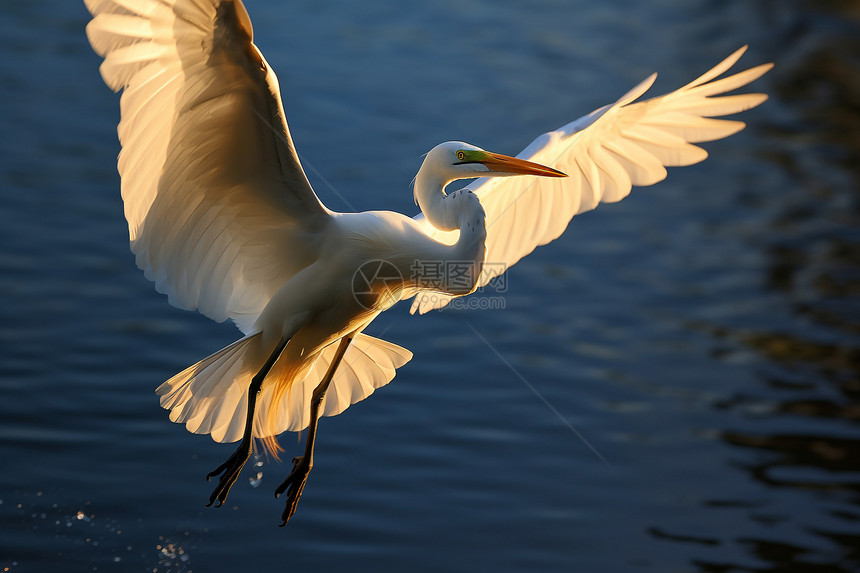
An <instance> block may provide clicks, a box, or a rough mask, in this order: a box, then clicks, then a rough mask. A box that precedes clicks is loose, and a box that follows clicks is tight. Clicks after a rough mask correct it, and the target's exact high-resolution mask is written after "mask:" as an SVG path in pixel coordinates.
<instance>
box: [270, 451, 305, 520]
mask: <svg viewBox="0 0 860 573" xmlns="http://www.w3.org/2000/svg"><path fill="white" fill-rule="evenodd" d="M312 467H313V466H312V465H310V464H309V463H308V462H306V461H305V458H304V456H299V457H297V458H293V471H291V472H290V475H289V476H287V479H285V480H284V483H282V484H281V485H279V486H278V488H277V489H276V490H275V497H280V495H281V494H282V493H284V492H287V506H286V507H285V508H284V513H282V514H281V519H283V520H284V522H283V523H281V525H280V526H281V527H283V526H285V525H286V524H287V522H288V521H289V520H290V518H291V517H292V516H293V514H294V513H295V512H296V507H297V506H298V505H299V498H300V497H302V491H304V489H305V483H307V481H308V474H309V473H311V468H312Z"/></svg>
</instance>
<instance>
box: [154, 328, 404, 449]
mask: <svg viewBox="0 0 860 573" xmlns="http://www.w3.org/2000/svg"><path fill="white" fill-rule="evenodd" d="M336 347H337V344H331V345H329V346H327V347H326V348H324V349H323V350H321V351H320V352H319V353H318V355H317V356H316V357H315V359H314V361H313V362H312V363H311V365H310V367H309V368H308V369H307V370H305V372H306V374H304V375H303V376H302V378H301V379H300V380H298V379H297V380H294V381H293V382H292V383H289V382H287V383H288V384H289V385H290V388H289V391H288V392H287V393H285V394H282V395H283V396H284V397H283V398H281V400H280V402H279V403H277V404H276V403H274V401H273V400H274V397H275V396H276V395H277V394H278V393H277V392H276V388H277V386H278V383H284V381H278V383H271V382H269V383H265V384H264V385H263V389H262V392H261V393H260V395H259V398H258V401H257V417H256V419H255V420H254V432H253V433H254V436H255V437H257V438H267V437H270V436H274V435H277V434H280V433H281V432H284V431H287V430H290V431H298V430H302V429H304V428H305V427H307V425H308V422H309V419H310V414H309V410H310V398H311V394H312V393H313V389H314V388H315V387H316V385H317V384H319V382H320V380H322V377H323V376H324V375H325V372H326V371H327V370H328V367H329V365H330V364H331V361H332V359H333V357H334V353H335V349H336ZM264 358H265V351H264V349H263V348H262V343H261V337H260V333H257V334H251V335H248V336H246V337H244V338H242V339H240V340H238V341H236V342H234V343H233V344H231V345H230V346H227V347H225V348H223V349H221V350H219V351H218V352H216V353H214V354H212V355H211V356H208V357H206V358H204V359H203V360H201V361H200V362H198V363H197V364H194V365H193V366H190V367H189V368H186V369H185V370H183V371H182V372H180V373H179V374H177V375H176V376H174V377H173V378H171V379H170V380H168V381H166V382H164V383H163V384H162V385H161V386H159V387H158V389H157V390H156V394H158V395H159V396H161V406H162V407H163V408H165V409H167V410H170V420H171V421H173V422H180V423H184V424H185V426H186V428H187V429H188V430H189V431H190V432H193V433H196V434H210V435H211V436H212V439H214V440H215V441H217V442H235V441H237V440H239V439H241V437H242V432H243V430H244V427H245V415H246V410H247V404H248V386H249V385H250V383H251V378H252V377H253V376H254V374H255V373H256V371H257V369H258V368H259V366H260V364H262V360H263V359H264ZM411 358H412V353H411V352H409V351H408V350H406V349H405V348H401V347H400V346H397V345H396V344H392V343H390V342H386V341H384V340H379V339H378V338H373V337H371V336H367V335H365V334H358V335H356V337H355V338H354V339H353V342H352V344H350V346H349V348H348V350H347V352H346V354H345V355H344V358H343V361H342V362H341V364H340V366H339V367H338V369H337V371H336V373H335V376H334V379H333V380H332V385H331V386H330V387H329V391H328V393H327V395H326V399H325V401H324V402H323V406H322V413H323V415H325V416H335V415H337V414H340V413H341V412H343V411H344V410H346V409H347V408H348V407H349V406H350V405H352V404H354V403H356V402H359V401H361V400H363V399H365V398H367V397H368V396H369V395H370V394H372V393H373V391H374V390H376V389H377V388H379V387H381V386H384V385H385V384H387V383H388V382H390V381H391V380H392V379H393V378H394V376H395V374H396V369H397V368H400V367H401V366H403V365H404V364H406V363H407V362H408V361H409V360H410V359H411Z"/></svg>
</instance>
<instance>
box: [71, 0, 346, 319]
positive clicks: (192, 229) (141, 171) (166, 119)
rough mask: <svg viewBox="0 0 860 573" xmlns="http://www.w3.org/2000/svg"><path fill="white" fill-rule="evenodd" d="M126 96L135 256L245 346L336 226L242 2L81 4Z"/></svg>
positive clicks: (125, 183) (124, 139)
mask: <svg viewBox="0 0 860 573" xmlns="http://www.w3.org/2000/svg"><path fill="white" fill-rule="evenodd" d="M85 3H86V5H87V8H88V9H89V10H90V12H91V13H92V14H93V20H92V21H91V22H90V23H89V25H88V26H87V35H88V37H89V39H90V43H91V44H92V46H93V49H94V50H95V51H96V52H97V53H99V54H100V55H102V56H103V57H104V58H105V59H104V62H103V63H102V66H101V68H100V71H101V73H102V77H103V78H104V80H105V83H106V84H107V85H108V86H109V87H111V88H112V89H114V90H116V91H119V90H122V91H123V95H122V98H121V104H120V109H121V114H122V119H121V121H120V124H119V127H118V130H117V131H118V135H119V139H120V143H121V144H122V151H121V152H120V156H119V160H118V168H119V172H120V175H121V177H122V196H123V201H124V204H125V215H126V219H127V220H128V226H129V238H130V241H131V249H132V251H133V252H134V254H135V255H136V260H137V264H138V266H140V267H141V268H142V269H143V270H144V273H145V274H146V276H147V278H149V279H150V280H153V281H155V284H156V289H157V290H158V291H159V292H162V293H165V294H167V296H168V298H169V300H170V302H171V303H172V304H174V305H175V306H178V307H180V308H185V309H189V310H191V309H195V308H196V309H197V310H199V311H200V312H201V313H203V314H205V315H206V316H208V317H210V318H212V319H214V320H218V321H222V320H225V319H226V318H231V319H233V320H234V321H236V323H237V325H238V326H239V327H240V328H242V329H243V330H244V331H245V332H246V333H247V332H248V331H249V330H250V328H251V326H252V324H253V322H254V320H255V319H256V317H257V316H258V315H259V313H260V312H261V311H262V309H263V308H264V307H265V304H266V303H267V302H268V300H269V299H270V298H271V296H272V294H273V293H274V291H275V290H276V289H277V288H279V287H280V286H281V285H282V284H283V283H284V282H285V281H286V280H287V279H288V278H289V277H291V276H292V275H293V274H295V273H296V272H298V271H299V270H301V269H302V268H304V267H306V266H307V265H308V264H310V263H311V262H313V260H314V259H315V257H316V250H315V246H316V245H317V242H316V241H314V240H313V238H314V233H316V232H318V231H319V229H321V228H322V226H324V225H325V224H327V220H328V219H329V217H328V215H329V211H328V210H327V209H326V208H325V207H324V206H323V205H322V203H321V202H320V201H319V199H318V198H317V196H316V195H315V194H314V192H313V189H312V188H311V186H310V183H308V181H307V178H306V177H305V174H304V171H303V170H302V168H301V165H300V163H299V159H298V156H297V154H296V152H295V149H294V147H293V142H292V139H291V137H290V133H289V128H288V127H287V124H286V120H285V118H284V112H283V105H282V103H281V99H280V95H279V92H280V88H279V85H278V80H277V77H276V76H275V74H274V72H273V71H272V70H271V68H270V67H269V65H268V63H267V62H266V61H265V58H263V56H262V54H261V53H260V51H259V50H258V49H257V47H256V46H255V45H254V43H253V29H252V26H251V21H250V18H249V17H248V14H247V11H246V10H245V7H244V6H243V4H242V2H241V1H240V0H85Z"/></svg>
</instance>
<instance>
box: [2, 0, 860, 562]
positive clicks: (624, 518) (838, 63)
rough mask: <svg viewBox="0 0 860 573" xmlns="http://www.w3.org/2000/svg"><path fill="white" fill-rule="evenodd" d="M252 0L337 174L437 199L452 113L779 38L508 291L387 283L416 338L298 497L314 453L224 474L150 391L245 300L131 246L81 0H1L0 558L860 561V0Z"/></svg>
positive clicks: (539, 254)
mask: <svg viewBox="0 0 860 573" xmlns="http://www.w3.org/2000/svg"><path fill="white" fill-rule="evenodd" d="M246 3H247V6H248V9H249V11H250V13H251V16H252V19H253V20H254V24H255V31H256V35H257V43H258V45H259V46H260V47H261V48H262V50H263V51H264V53H265V54H266V56H267V58H268V60H269V62H270V63H271V64H272V65H273V66H274V67H275V69H276V70H277V71H278V73H279V76H280V79H281V86H282V89H283V91H284V94H283V95H284V103H285V107H286V109H287V114H288V118H289V121H290V124H291V128H292V131H293V136H294V139H295V140H296V142H297V144H298V146H299V149H300V152H301V154H302V157H303V159H304V161H305V166H306V169H307V170H308V171H309V173H310V177H311V181H312V183H313V184H314V186H315V188H316V189H317V191H318V193H319V195H320V196H321V197H322V199H323V201H324V202H325V203H326V204H327V205H329V206H330V207H331V208H333V209H337V210H347V209H359V210H364V209H375V208H386V209H394V210H398V211H401V212H405V213H413V212H415V207H414V205H413V203H412V198H411V192H410V190H409V184H410V181H411V179H412V177H413V175H414V173H415V171H416V170H417V168H418V166H419V163H420V155H421V154H422V153H424V152H425V151H427V150H428V149H430V148H431V147H432V146H433V145H435V144H436V143H438V142H440V141H444V140H449V139H462V140H466V141H470V142H472V143H475V144H476V145H480V146H482V147H485V148H489V149H493V150H495V151H500V152H505V153H516V152H517V151H519V149H521V148H522V147H524V146H525V145H526V144H527V143H529V142H530V141H531V139H532V138H533V137H534V136H536V135H537V134H539V133H542V132H543V131H546V130H549V129H553V128H555V127H558V126H560V125H562V124H564V123H566V122H568V121H570V120H572V119H575V118H576V117H578V116H580V115H582V114H584V113H587V112H589V111H591V110H592V109H594V108H596V107H599V106H601V105H603V104H605V103H608V102H610V101H614V99H615V98H616V97H618V96H619V95H620V94H622V93H624V91H626V90H627V89H628V88H629V87H631V86H632V85H634V84H635V83H636V82H638V81H639V80H640V79H642V78H643V77H645V76H646V75H647V74H649V73H650V72H652V71H658V72H660V73H661V75H660V78H659V79H658V82H657V87H656V90H657V92H655V93H659V92H661V91H668V90H670V89H674V88H676V87H678V86H680V85H682V84H683V83H686V82H687V81H689V80H691V79H692V78H694V77H695V76H696V75H697V74H699V73H701V72H703V71H705V70H706V69H708V68H709V67H710V66H712V65H713V64H715V63H716V62H717V61H719V60H720V59H721V58H723V57H724V56H726V55H728V54H729V53H731V52H732V51H733V50H734V49H736V48H737V47H738V46H740V45H742V44H745V43H749V44H750V50H749V53H748V54H747V55H746V56H745V57H744V59H743V60H742V63H744V64H746V65H754V64H758V63H761V62H764V61H774V62H775V63H776V65H777V67H776V68H775V70H774V71H773V72H771V73H770V74H768V75H767V76H766V77H765V78H764V79H762V80H760V81H759V82H757V83H756V84H755V88H756V89H758V90H763V91H766V92H768V93H769V94H770V95H771V99H770V101H768V102H767V103H766V104H765V105H763V106H762V107H760V108H758V109H756V110H754V111H752V112H748V113H746V114H745V115H744V117H743V119H744V120H745V121H746V122H747V123H748V128H747V130H746V131H744V132H742V133H741V134H740V135H738V136H735V137H732V138H730V139H728V140H725V141H720V142H715V143H713V144H708V145H707V149H708V150H709V152H710V153H711V157H710V158H709V159H708V160H707V161H706V162H705V163H703V164H700V165H698V166H694V167H690V168H684V169H675V170H672V171H671V173H670V176H669V178H668V180H667V181H665V182H663V183H661V184H660V185H658V186H656V187H652V188H648V189H637V190H634V193H633V194H632V195H631V196H630V197H629V198H628V199H626V200H625V201H623V202H621V203H619V204H616V205H604V206H601V207H600V208H599V209H598V210H597V211H595V212H594V213H589V214H586V215H583V216H580V217H577V218H576V220H575V221H574V223H573V224H572V225H571V227H570V228H569V229H568V231H567V233H566V234H565V235H564V237H563V238H562V239H561V240H559V241H556V242H555V243H553V244H551V245H549V246H547V247H544V248H541V249H539V250H537V251H536V252H535V253H533V254H532V255H530V256H529V257H528V258H527V259H526V260H524V261H522V262H520V263H519V264H518V265H517V266H516V267H515V268H514V269H512V271H511V272H510V273H509V274H508V275H507V290H506V291H505V292H503V293H489V295H492V296H496V297H498V298H500V299H501V300H502V301H503V305H504V309H503V310H494V311H490V310H471V311H470V310H459V311H446V312H437V313H433V314H430V315H426V316H423V317H413V316H410V315H409V314H408V312H407V310H408V309H407V308H406V307H405V306H403V307H397V308H395V309H394V310H392V311H391V312H390V313H387V316H383V317H381V318H380V319H379V320H378V322H377V323H376V324H375V325H374V327H373V328H372V332H373V333H375V334H377V335H382V336H384V338H385V339H387V340H391V341H393V342H396V343H397V344H400V345H403V346H405V347H407V348H410V349H411V350H413V351H414V352H415V358H414V359H413V360H412V362H410V363H409V364H408V365H407V366H406V367H404V368H403V369H401V370H400V371H399V373H398V376H397V378H396V379H395V380H394V382H393V383H392V384H390V385H389V386H387V387H385V388H383V389H381V390H379V391H378V392H377V393H376V394H374V395H373V396H372V397H371V398H370V399H368V400H367V401H365V402H362V403H360V404H357V405H355V406H353V407H352V408H350V409H349V410H348V411H347V412H346V413H344V414H343V415H341V416H338V417H336V418H330V419H329V418H327V419H324V420H323V422H322V424H321V426H320V434H319V441H318V444H317V461H316V465H315V467H314V470H313V472H312V474H311V476H310V480H309V482H308V485H307V488H306V489H305V494H304V497H303V499H302V501H301V504H300V506H299V510H298V513H297V514H296V516H295V517H294V518H293V520H292V521H291V522H290V523H289V525H288V526H287V528H285V529H279V528H278V527H276V525H277V524H278V523H279V519H278V518H279V516H280V512H281V510H282V504H281V502H279V501H276V500H275V499H274V498H273V497H272V490H273V489H274V487H275V486H276V485H277V484H279V483H280V482H281V481H282V480H283V478H284V477H285V475H286V474H287V473H288V470H289V464H278V463H274V462H271V461H266V460H264V459H259V460H253V461H254V462H259V463H260V465H259V466H258V467H254V468H252V467H250V464H249V467H247V468H246V470H245V473H244V474H243V476H242V478H240V482H239V483H238V484H237V486H236V487H235V488H234V491H233V492H232V494H231V497H230V499H229V502H228V504H227V505H226V506H225V507H224V508H222V509H220V510H214V509H205V508H204V507H203V506H204V503H205V502H206V501H207V499H208V495H209V492H210V488H211V487H212V485H211V484H207V483H206V482H205V481H204V480H203V476H204V475H205V474H206V473H207V472H208V471H210V470H211V469H212V468H214V467H215V466H217V465H218V464H219V463H221V461H223V459H224V458H226V457H227V456H228V455H229V453H230V452H231V451H232V446H226V445H220V444H216V443H214V442H212V441H211V440H210V439H209V438H208V437H205V436H194V435H191V434H188V433H187V432H186V431H185V429H184V428H183V427H182V426H179V425H175V424H171V423H170V422H169V421H168V420H167V415H166V413H165V412H164V411H162V410H161V409H160V408H159V406H158V402H157V399H156V397H155V395H154V393H153V390H154V388H155V387H156V386H157V385H158V384H159V383H160V382H161V381H163V380H164V379H166V378H168V377H169V376H171V375H172V374H174V373H175V372H177V371H179V370H181V369H182V368H184V367H185V366H187V365H188V364H190V363H192V362H195V361H196V360H198V359H200V358H202V357H203V356H205V355H207V354H209V353H210V352H212V351H214V350H216V349H218V348H220V347H222V346H224V345H226V344H228V343H229V342H231V341H233V340H234V339H235V338H236V337H237V334H238V333H237V331H236V330H235V329H234V328H233V327H232V326H230V325H227V324H221V325H218V324H214V323H211V322H210V321H208V320H206V319H205V318H202V317H200V316H197V315H195V314H193V313H187V312H183V311H179V310H176V309H174V308H172V307H170V306H169V305H168V304H167V302H166V300H165V299H164V298H163V297H162V296H160V295H158V294H157V293H155V291H154V289H153V288H152V285H151V284H150V283H148V282H147V281H146V280H145V279H144V278H143V275H142V273H141V272H140V271H139V270H138V269H137V268H136V267H135V265H134V262H133V258H132V256H131V254H130V253H129V251H128V243H127V239H128V235H127V228H126V225H125V221H124V219H123V216H122V204H121V200H120V197H119V191H118V187H119V180H118V176H117V174H116V169H115V160H116V154H117V152H118V143H117V141H116V135H115V127H116V122H117V120H118V116H119V111H118V98H117V97H116V96H115V95H114V94H112V93H111V92H110V91H109V90H108V89H107V88H105V87H104V85H103V84H102V82H101V80H100V78H99V75H98V71H97V68H98V65H99V59H98V58H97V57H96V56H95V55H94V54H93V53H92V52H91V50H90V48H89V46H88V44H87V41H86V38H85V35H84V31H83V28H84V26H85V24H86V22H87V20H88V15H87V13H86V10H85V9H84V7H83V5H82V4H80V3H78V2H74V1H71V0H30V1H28V2H16V3H7V4H6V5H4V7H3V17H2V19H0V54H2V56H0V295H2V299H3V301H4V302H3V304H2V305H0V395H2V399H0V467H2V471H0V568H2V570H4V571H7V570H8V571H14V572H40V573H41V572H55V571H56V572H60V571H62V572H68V571H95V570H98V571H149V572H168V571H172V572H180V571H182V572H191V571H197V572H200V571H203V572H209V571H230V570H235V571H339V570H349V571H419V572H420V571H428V572H429V571H443V570H444V571H496V572H502V571H530V572H539V571H540V572H543V571H547V572H548V571H587V572H597V573H600V572H615V571H645V572H647V571H654V572H660V573H665V572H681V571H684V572H686V571H700V572H707V573H723V572H734V571H751V572H766V571H781V572H782V571H788V572H802V573H806V572H810V573H811V572H818V571H824V572H834V573H841V572H847V571H860V550H858V547H860V429H858V424H857V422H858V419H860V405H858V398H860V383H859V382H858V379H859V378H858V373H860V303H858V294H860V225H858V223H860V220H858V219H860V208H858V207H860V205H858V195H857V189H858V188H860V187H858V176H860V167H858V162H857V157H858V155H860V154H858V151H860V139H858V136H857V133H858V128H860V113H858V108H857V101H860V85H858V83H857V70H858V69H860V66H858V64H860V41H858V38H860V34H858V28H860V15H858V12H857V10H856V8H854V7H853V4H851V3H848V2H835V1H833V2H820V1H818V2H813V1H808V2H804V1H801V0H782V1H780V2H773V1H770V2H768V1H765V0H761V1H756V2H751V1H749V0H720V1H714V0H659V1H655V2H640V1H632V0H602V1H600V2H596V1H589V2H586V1H584V0H540V1H535V0H531V1H529V2H525V1H513V0H507V1H500V0H493V1H490V0H473V1H471V2H462V1H461V2H451V1H438V2H433V3H423V4H426V5H423V4H419V3H414V4H409V5H407V4H404V3H403V2H393V1H388V2H383V1H369V2H346V1H344V0H327V1H320V0H315V1H313V2H312V1H309V0H308V1H296V2H283V1H276V0H247V2H246ZM317 171H318V172H319V174H321V175H319V174H317ZM382 333H384V334H382ZM443 353H444V356H445V359H444V360H442V359H440V355H442V354H443ZM282 443H283V445H284V446H285V447H286V448H287V454H286V458H287V459H288V458H289V457H291V456H292V455H295V454H297V453H299V452H300V450H301V444H300V442H299V441H298V439H297V438H296V436H295V435H288V436H285V437H284V438H282ZM592 448H593V450H594V451H592ZM595 451H596V452H597V454H596V453H595ZM601 458H603V459H605V463H604V461H602V459H601ZM258 473H260V474H261V475H260V476H259V477H260V479H259V481H258V480H256V479H254V480H252V479H251V478H257V477H258V475H257V474H258ZM252 482H253V483H252ZM255 485H256V486H257V487H254V486H255Z"/></svg>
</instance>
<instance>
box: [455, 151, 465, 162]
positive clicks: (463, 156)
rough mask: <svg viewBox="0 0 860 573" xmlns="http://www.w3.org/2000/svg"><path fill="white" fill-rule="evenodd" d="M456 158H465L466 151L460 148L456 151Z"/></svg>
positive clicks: (462, 159) (461, 159)
mask: <svg viewBox="0 0 860 573" xmlns="http://www.w3.org/2000/svg"><path fill="white" fill-rule="evenodd" d="M457 159H459V160H460V161H464V160H465V159H466V152H465V151H463V150H462V149H461V150H460V151H458V152H457Z"/></svg>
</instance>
